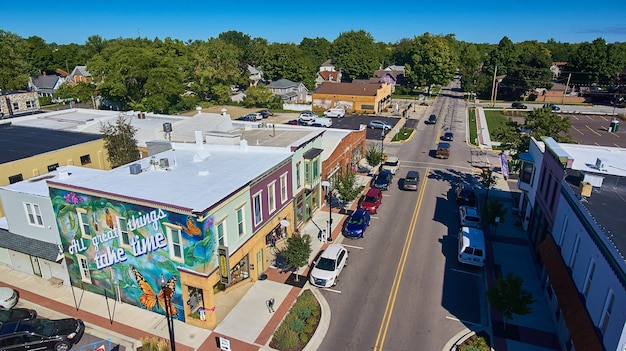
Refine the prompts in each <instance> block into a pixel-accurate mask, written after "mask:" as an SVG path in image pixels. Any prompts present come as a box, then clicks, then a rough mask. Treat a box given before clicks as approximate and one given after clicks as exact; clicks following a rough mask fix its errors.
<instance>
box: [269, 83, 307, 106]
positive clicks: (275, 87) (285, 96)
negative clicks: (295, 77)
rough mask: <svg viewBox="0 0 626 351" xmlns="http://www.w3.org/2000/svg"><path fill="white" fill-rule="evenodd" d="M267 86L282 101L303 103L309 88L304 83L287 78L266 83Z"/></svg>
mask: <svg viewBox="0 0 626 351" xmlns="http://www.w3.org/2000/svg"><path fill="white" fill-rule="evenodd" d="M267 88H268V89H270V90H271V91H272V93H273V94H274V95H276V96H280V98H281V100H283V102H292V103H304V102H306V101H307V95H308V93H309V89H307V88H306V87H305V86H304V84H302V83H299V82H292V81H290V80H289V79H279V80H277V81H275V82H271V83H270V84H268V85H267Z"/></svg>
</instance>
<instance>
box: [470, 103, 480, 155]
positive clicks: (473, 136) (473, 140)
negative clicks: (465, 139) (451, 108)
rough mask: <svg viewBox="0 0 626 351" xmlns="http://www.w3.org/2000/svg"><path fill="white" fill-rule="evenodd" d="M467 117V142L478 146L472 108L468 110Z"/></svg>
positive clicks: (474, 115) (474, 116)
mask: <svg viewBox="0 0 626 351" xmlns="http://www.w3.org/2000/svg"><path fill="white" fill-rule="evenodd" d="M468 115H469V121H468V123H469V142H470V144H472V145H476V146H478V133H477V131H476V110H475V109H474V108H470V109H469V111H468Z"/></svg>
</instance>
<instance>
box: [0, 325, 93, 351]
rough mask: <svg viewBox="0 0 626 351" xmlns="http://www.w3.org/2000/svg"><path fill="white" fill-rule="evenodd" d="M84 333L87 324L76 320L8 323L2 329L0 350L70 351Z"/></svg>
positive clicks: (0, 329)
mask: <svg viewBox="0 0 626 351" xmlns="http://www.w3.org/2000/svg"><path fill="white" fill-rule="evenodd" d="M84 333H85V323H83V321H81V320H80V319H75V318H64V319H47V318H35V319H32V320H29V321H14V322H8V323H5V324H4V325H3V326H2V328H0V349H1V350H3V351H4V350H6V351H18V350H19V351H22V350H24V351H27V350H29V351H30V350H41V349H49V350H53V351H69V349H70V348H72V346H74V345H75V344H77V343H78V342H79V341H80V339H81V338H82V337H83V334H84Z"/></svg>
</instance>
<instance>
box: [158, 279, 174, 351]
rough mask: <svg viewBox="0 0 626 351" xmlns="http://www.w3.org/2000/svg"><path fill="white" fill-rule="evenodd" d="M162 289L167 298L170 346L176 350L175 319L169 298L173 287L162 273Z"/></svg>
mask: <svg viewBox="0 0 626 351" xmlns="http://www.w3.org/2000/svg"><path fill="white" fill-rule="evenodd" d="M161 291H162V292H163V298H164V299H165V318H166V319H167V330H168V332H169V334H170V347H171V351H176V341H175V340H174V321H173V320H172V318H173V316H172V315H171V314H170V310H171V308H172V307H171V306H172V301H171V300H170V299H168V296H171V295H172V292H173V291H172V288H171V287H169V286H168V284H167V281H166V280H165V277H164V276H163V275H162V274H161Z"/></svg>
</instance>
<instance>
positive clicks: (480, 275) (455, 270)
mask: <svg viewBox="0 0 626 351" xmlns="http://www.w3.org/2000/svg"><path fill="white" fill-rule="evenodd" d="M450 270H451V271H454V272H459V273H465V274H471V275H475V276H477V277H482V276H483V275H482V274H479V273H472V272H468V271H462V270H460V269H456V268H452V269H450Z"/></svg>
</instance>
